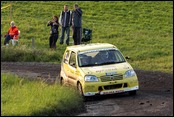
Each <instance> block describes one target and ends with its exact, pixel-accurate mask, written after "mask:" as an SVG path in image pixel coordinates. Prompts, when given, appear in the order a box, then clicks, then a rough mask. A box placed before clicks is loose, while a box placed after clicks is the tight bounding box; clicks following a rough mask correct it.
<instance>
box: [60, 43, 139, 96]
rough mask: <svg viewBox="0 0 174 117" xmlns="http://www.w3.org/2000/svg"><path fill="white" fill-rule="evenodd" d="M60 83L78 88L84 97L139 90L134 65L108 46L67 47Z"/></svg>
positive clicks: (98, 44)
mask: <svg viewBox="0 0 174 117" xmlns="http://www.w3.org/2000/svg"><path fill="white" fill-rule="evenodd" d="M60 83H61V85H65V84H71V85H74V86H76V87H77V89H78V90H79V92H80V93H81V94H82V96H84V97H87V96H94V95H106V94H114V93H122V92H129V94H131V95H132V94H133V95H135V94H136V91H137V90H138V89H139V83H138V78H137V75H136V73H135V71H134V70H133V68H132V67H131V65H130V64H129V63H128V62H127V61H126V59H125V57H124V56H123V55H122V53H121V52H120V51H119V49H118V48H117V47H116V46H114V45H112V44H108V43H91V44H86V45H83V44H82V45H74V46H67V48H66V50H65V53H64V55H63V59H62V63H61V71H60Z"/></svg>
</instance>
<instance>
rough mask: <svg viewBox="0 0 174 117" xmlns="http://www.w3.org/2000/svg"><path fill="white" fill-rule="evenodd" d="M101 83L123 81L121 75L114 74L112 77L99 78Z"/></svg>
mask: <svg viewBox="0 0 174 117" xmlns="http://www.w3.org/2000/svg"><path fill="white" fill-rule="evenodd" d="M100 79H101V81H102V82H108V81H114V80H122V79H123V75H121V74H115V75H112V76H101V77H100Z"/></svg>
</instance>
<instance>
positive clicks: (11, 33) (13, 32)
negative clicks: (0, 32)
mask: <svg viewBox="0 0 174 117" xmlns="http://www.w3.org/2000/svg"><path fill="white" fill-rule="evenodd" d="M18 36H19V30H18V28H17V27H16V26H15V22H14V21H11V23H10V28H9V30H8V33H7V34H6V35H5V36H4V37H5V40H4V45H8V44H9V41H10V40H11V39H18Z"/></svg>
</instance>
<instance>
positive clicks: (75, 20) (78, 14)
mask: <svg viewBox="0 0 174 117" xmlns="http://www.w3.org/2000/svg"><path fill="white" fill-rule="evenodd" d="M72 30H73V39H74V45H80V43H81V33H82V10H81V9H80V8H79V7H78V4H75V5H74V10H73V11H72Z"/></svg>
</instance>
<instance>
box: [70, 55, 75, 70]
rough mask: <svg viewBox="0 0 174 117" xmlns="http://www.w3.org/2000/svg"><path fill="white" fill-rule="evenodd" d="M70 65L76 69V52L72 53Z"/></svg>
mask: <svg viewBox="0 0 174 117" xmlns="http://www.w3.org/2000/svg"><path fill="white" fill-rule="evenodd" d="M69 64H70V66H72V67H76V53H75V52H71V55H70V60H69Z"/></svg>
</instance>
